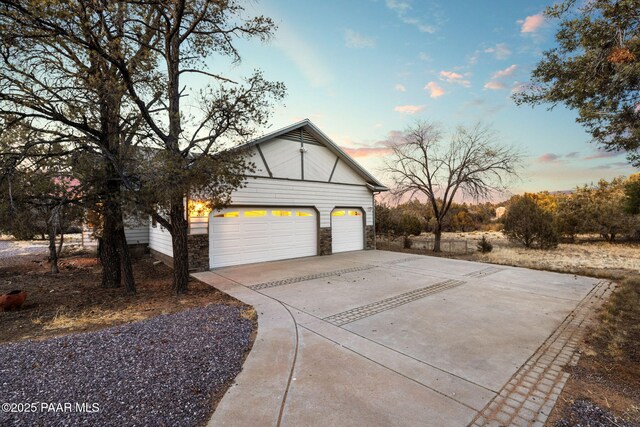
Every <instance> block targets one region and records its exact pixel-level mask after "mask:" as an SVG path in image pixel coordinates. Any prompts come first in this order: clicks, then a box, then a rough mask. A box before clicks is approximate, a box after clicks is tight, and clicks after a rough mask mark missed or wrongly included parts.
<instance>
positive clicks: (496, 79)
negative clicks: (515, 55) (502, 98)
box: [484, 64, 518, 93]
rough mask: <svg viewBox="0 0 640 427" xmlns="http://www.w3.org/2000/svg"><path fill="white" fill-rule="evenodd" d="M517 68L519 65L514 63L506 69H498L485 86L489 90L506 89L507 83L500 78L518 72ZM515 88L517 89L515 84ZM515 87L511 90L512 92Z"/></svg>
mask: <svg viewBox="0 0 640 427" xmlns="http://www.w3.org/2000/svg"><path fill="white" fill-rule="evenodd" d="M517 69H518V66H517V65H516V64H513V65H510V66H509V67H507V68H505V69H504V70H498V71H496V72H495V73H493V74H492V75H491V80H489V81H488V82H487V83H485V85H484V88H485V89H489V90H500V89H506V88H507V85H505V84H504V82H501V81H500V80H504V79H506V78H507V77H511V76H512V75H513V73H515V72H516V70H517ZM514 89H515V86H514ZM514 89H512V90H511V92H512V93H513V91H514Z"/></svg>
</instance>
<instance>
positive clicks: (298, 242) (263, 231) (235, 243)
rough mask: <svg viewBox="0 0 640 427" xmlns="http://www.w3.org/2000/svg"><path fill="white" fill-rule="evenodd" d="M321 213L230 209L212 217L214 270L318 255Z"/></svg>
mask: <svg viewBox="0 0 640 427" xmlns="http://www.w3.org/2000/svg"><path fill="white" fill-rule="evenodd" d="M317 221H318V218H317V214H316V212H315V210H313V209H307V208H293V207H283V208H261V207H252V208H228V209H224V210H222V211H216V212H213V213H211V217H210V218H209V265H210V266H211V268H215V267H224V266H227V265H238V264H248V263H252V262H263V261H273V260H277V259H287V258H299V257H304V256H312V255H317V252H318V251H317V241H318V237H317V234H318V232H317V228H318V226H317Z"/></svg>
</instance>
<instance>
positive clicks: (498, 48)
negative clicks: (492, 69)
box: [484, 43, 511, 59]
mask: <svg viewBox="0 0 640 427" xmlns="http://www.w3.org/2000/svg"><path fill="white" fill-rule="evenodd" d="M484 52H485V53H491V54H493V56H495V57H496V59H507V58H508V57H509V56H511V50H510V49H509V48H508V47H507V45H506V43H498V44H497V45H495V46H493V47H489V48H486V49H485V50H484Z"/></svg>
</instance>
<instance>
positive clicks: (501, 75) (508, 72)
mask: <svg viewBox="0 0 640 427" xmlns="http://www.w3.org/2000/svg"><path fill="white" fill-rule="evenodd" d="M517 69H518V66H517V65H516V64H513V65H510V66H508V67H507V68H505V69H504V70H499V71H496V72H495V73H493V75H492V76H491V78H492V79H501V78H504V77H510V76H511V75H513V73H515V72H516V70H517Z"/></svg>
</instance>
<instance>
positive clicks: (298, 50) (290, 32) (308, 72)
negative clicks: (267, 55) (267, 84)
mask: <svg viewBox="0 0 640 427" xmlns="http://www.w3.org/2000/svg"><path fill="white" fill-rule="evenodd" d="M274 46H276V47H277V48H278V49H280V50H282V51H283V52H284V54H285V55H286V56H287V57H288V58H289V59H290V60H291V61H292V62H293V63H294V64H295V66H296V68H297V69H298V70H299V71H300V73H302V75H303V76H304V77H305V78H306V79H307V81H308V82H309V84H310V85H311V86H314V87H322V86H329V85H330V84H331V83H332V82H333V73H332V72H331V70H329V69H328V68H327V65H326V62H325V61H324V59H323V58H322V57H321V56H320V55H318V54H317V53H316V52H315V49H314V46H313V45H312V44H309V43H307V42H306V41H305V40H304V38H303V36H302V35H301V34H300V33H298V32H297V31H295V30H294V28H292V27H291V26H289V25H287V24H285V22H281V23H279V26H278V35H277V37H276V39H275V40H274Z"/></svg>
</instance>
